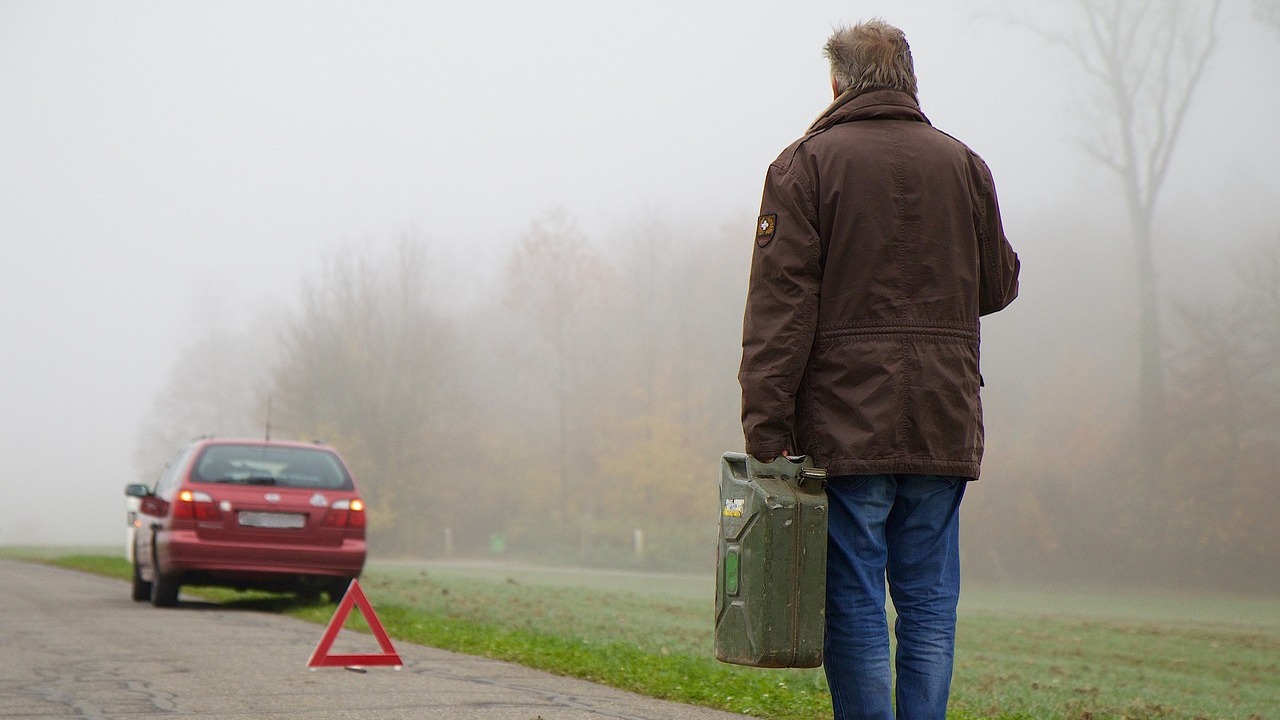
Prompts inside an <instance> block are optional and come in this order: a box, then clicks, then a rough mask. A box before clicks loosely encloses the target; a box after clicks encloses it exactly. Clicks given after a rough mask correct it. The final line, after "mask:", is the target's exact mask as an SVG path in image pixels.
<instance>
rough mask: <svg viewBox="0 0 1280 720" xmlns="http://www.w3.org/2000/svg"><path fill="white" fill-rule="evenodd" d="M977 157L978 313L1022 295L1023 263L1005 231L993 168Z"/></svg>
mask: <svg viewBox="0 0 1280 720" xmlns="http://www.w3.org/2000/svg"><path fill="white" fill-rule="evenodd" d="M973 161H974V170H973V173H974V179H975V181H976V182H975V193H976V195H977V197H975V198H974V224H975V225H976V229H977V231H978V238H979V240H980V241H981V243H982V268H981V275H980V281H979V282H980V285H979V287H978V314H979V315H990V314H991V313H993V312H997V311H999V310H1003V309H1004V308H1006V307H1007V306H1008V305H1009V303H1011V302H1013V300H1014V298H1016V297H1018V273H1019V271H1020V270H1021V268H1022V264H1021V261H1020V260H1019V259H1018V254H1017V253H1016V252H1014V251H1013V246H1012V245H1010V244H1009V239H1008V238H1007V237H1005V234H1004V225H1003V223H1001V221H1000V204H999V202H998V201H997V200H996V185H995V181H994V180H993V179H992V177H991V170H990V169H989V168H988V167H987V164H986V163H985V162H983V161H982V158H979V157H978V156H977V155H973Z"/></svg>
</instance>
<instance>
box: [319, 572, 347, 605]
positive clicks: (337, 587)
mask: <svg viewBox="0 0 1280 720" xmlns="http://www.w3.org/2000/svg"><path fill="white" fill-rule="evenodd" d="M351 580H352V578H342V579H341V580H334V581H333V582H330V583H329V584H328V586H326V587H325V590H324V591H325V593H326V594H327V595H328V596H329V602H331V603H337V602H341V601H342V596H343V595H346V594H347V588H348V587H350V586H351Z"/></svg>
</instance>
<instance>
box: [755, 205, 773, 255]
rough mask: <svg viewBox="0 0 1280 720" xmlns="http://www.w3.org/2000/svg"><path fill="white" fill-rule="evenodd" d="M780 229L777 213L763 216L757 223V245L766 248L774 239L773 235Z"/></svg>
mask: <svg viewBox="0 0 1280 720" xmlns="http://www.w3.org/2000/svg"><path fill="white" fill-rule="evenodd" d="M777 229H778V216H777V214H776V213H770V214H768V215H761V216H760V219H759V220H757V221H756V245H759V246H760V247H764V246H765V245H768V244H769V241H770V240H772V239H773V233H774V232H776V231H777Z"/></svg>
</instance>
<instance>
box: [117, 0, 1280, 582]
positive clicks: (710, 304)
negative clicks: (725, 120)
mask: <svg viewBox="0 0 1280 720" xmlns="http://www.w3.org/2000/svg"><path fill="white" fill-rule="evenodd" d="M1057 5H1058V6H1060V7H1061V8H1063V10H1064V12H1065V13H1067V14H1066V15H1064V18H1069V17H1072V16H1074V18H1075V20H1076V21H1077V22H1076V23H1075V24H1074V25H1072V24H1071V23H1066V22H1064V23H1060V24H1055V25H1053V26H1052V27H1049V28H1037V27H1035V26H1034V25H1032V24H1031V23H1028V24H1027V26H1026V28H1025V29H1029V30H1031V31H1032V32H1036V33H1038V34H1040V35H1041V36H1042V38H1043V39H1044V40H1046V41H1047V43H1048V45H1049V46H1050V47H1058V48H1062V49H1064V53H1063V57H1064V59H1066V60H1068V61H1072V62H1077V63H1078V64H1079V66H1080V69H1081V70H1082V71H1083V73H1082V75H1083V77H1084V78H1085V80H1084V82H1085V83H1086V84H1085V85H1084V86H1083V87H1085V89H1086V90H1087V91H1088V92H1089V93H1092V96H1093V97H1096V98H1098V101H1097V104H1096V106H1095V107H1092V108H1089V110H1088V116H1089V118H1090V124H1089V125H1088V127H1089V128H1090V129H1091V131H1092V132H1093V133H1094V135H1093V136H1092V137H1091V138H1090V139H1089V140H1088V141H1087V143H1086V145H1085V147H1084V148H1083V150H1084V151H1085V155H1086V156H1087V157H1089V158H1091V159H1092V160H1093V161H1095V162H1096V165H1097V166H1098V167H1099V168H1101V169H1102V170H1103V171H1104V172H1105V173H1107V174H1108V175H1109V176H1110V177H1111V178H1112V180H1113V181H1114V182H1116V183H1117V185H1116V186H1115V187H1116V188H1118V189H1119V190H1120V201H1121V202H1120V203H1119V205H1120V207H1119V212H1120V213H1121V214H1122V215H1123V216H1124V219H1120V220H1117V219H1116V218H1113V217H1107V216H1106V215H1107V213H1105V212H1099V213H1097V214H1096V215H1095V214H1093V213H1085V214H1081V213H1079V212H1078V208H1079V206H1080V204H1081V201H1080V200H1079V199H1078V198H1064V199H1063V202H1062V206H1061V209H1060V210H1059V211H1058V212H1059V215H1057V216H1054V215H1053V214H1052V213H1050V215H1049V216H1045V217H1040V218H1026V217H1006V228H1007V229H1008V230H1009V232H1010V234H1011V236H1012V237H1011V239H1012V241H1013V243H1014V246H1015V248H1017V249H1018V250H1019V252H1021V253H1022V254H1023V258H1024V275H1023V296H1022V297H1020V298H1019V299H1018V301H1017V302H1015V303H1014V305H1013V306H1011V308H1010V309H1008V310H1006V311H1004V312H1002V313H1000V314H998V315H995V316H992V317H991V318H988V319H987V320H986V321H985V322H984V324H983V338H984V340H983V370H984V376H985V378H986V381H987V387H986V388H985V390H984V395H983V400H984V404H985V406H986V408H987V429H988V455H987V459H986V461H985V463H984V466H983V477H982V479H981V480H980V481H979V482H978V483H975V484H973V486H972V487H971V489H970V491H969V493H968V495H967V499H966V501H965V507H964V510H963V512H964V523H963V528H964V529H963V531H962V535H963V540H962V544H963V548H964V551H963V559H962V564H963V565H964V567H965V570H966V573H967V574H969V575H970V576H976V577H980V578H987V579H992V580H1027V581H1041V582H1062V583H1079V582H1086V581H1099V582H1104V581H1105V582H1117V581H1119V582H1130V583H1158V584H1163V585H1166V586H1175V587H1188V586H1190V587H1204V588H1209V587H1213V588H1219V589H1221V588H1230V589H1238V590H1251V591H1258V590H1262V591H1270V592H1275V591H1277V590H1280V564H1278V563H1277V562H1276V557H1277V556H1278V555H1280V522H1277V521H1276V519H1277V518H1280V492H1277V491H1276V487H1277V482H1278V481H1280V232H1277V230H1276V228H1277V227H1280V223H1277V222H1276V217H1275V214H1274V210H1273V209H1270V208H1268V207H1266V205H1267V201H1266V198H1265V197H1264V196H1263V195H1258V196H1255V197H1234V198H1231V200H1230V202H1231V204H1232V206H1233V207H1234V211H1233V212H1234V213H1235V214H1234V216H1233V218H1232V221H1233V224H1232V226H1231V227H1229V228H1228V227H1225V226H1216V227H1217V230H1216V231H1215V236H1214V237H1201V238H1196V237H1190V238H1188V237H1179V238H1178V239H1179V240H1180V241H1181V242H1184V243H1198V244H1211V245H1213V246H1215V247H1219V248H1221V253H1222V254H1223V255H1228V254H1230V258H1231V261H1232V263H1233V266H1234V269H1232V270H1228V271H1225V272H1223V271H1219V270H1218V269H1217V268H1206V269H1205V273H1204V274H1203V276H1202V277H1201V280H1203V281H1204V285H1203V286H1201V287H1200V288H1198V289H1197V288H1191V287H1166V286H1162V285H1160V283H1159V278H1160V273H1159V271H1158V268H1159V265H1160V263H1159V260H1160V257H1161V246H1162V242H1164V241H1166V240H1168V239H1169V236H1170V235H1176V234H1185V233H1186V232H1188V230H1187V229H1186V228H1182V227H1175V226H1172V225H1171V224H1169V223H1168V222H1167V221H1164V220H1163V219H1162V217H1161V214H1160V212H1159V211H1160V208H1161V207H1162V206H1161V204H1160V202H1159V200H1160V198H1161V196H1162V191H1163V189H1164V188H1165V187H1167V182H1166V181H1167V180H1168V179H1169V177H1171V176H1172V175H1175V174H1176V173H1177V170H1178V165H1177V163H1176V162H1175V159H1176V158H1175V150H1176V148H1177V146H1178V144H1179V140H1180V138H1181V133H1182V129H1183V127H1184V125H1185V123H1184V120H1185V118H1186V117H1187V113H1188V112H1189V110H1190V108H1193V107H1194V106H1195V102H1194V101H1195V98H1196V92H1197V89H1198V88H1199V87H1200V86H1201V85H1202V79H1203V78H1204V77H1205V75H1206V72H1207V70H1206V68H1208V67H1209V63H1210V61H1211V60H1212V58H1213V53H1214V50H1215V48H1216V47H1218V46H1219V44H1220V41H1219V38H1218V28H1217V17H1218V15H1219V11H1220V7H1221V5H1222V2H1221V0H1169V2H1165V3H1128V2H1123V0H1062V2H1059V3H1057ZM1275 5H1276V4H1275V3H1274V2H1271V1H1270V0H1267V2H1262V1H1261V0H1259V1H1257V2H1255V12H1254V15H1255V17H1256V19H1258V20H1260V21H1262V22H1266V23H1269V24H1272V25H1275V18H1276V17H1277V13H1276V12H1275ZM997 177H999V172H998V170H997ZM1210 191H1212V190H1210ZM1224 192H1225V191H1224ZM753 219H754V216H751V217H745V218H735V219H731V220H729V221H727V222H726V223H725V224H724V225H723V226H720V227H719V228H718V229H715V230H707V229H705V228H690V227H682V226H672V225H668V224H666V223H664V222H663V221H661V220H658V219H654V220H640V221H636V222H632V223H629V224H628V226H627V227H626V229H625V230H624V231H621V232H617V233H614V234H613V235H609V236H607V237H591V236H588V235H587V234H586V233H585V232H584V231H583V230H582V228H581V227H580V226H579V224H578V223H577V222H576V220H575V219H574V217H573V215H572V214H570V213H569V212H566V211H564V210H557V211H551V212H548V213H545V214H544V215H542V216H539V217H538V218H535V219H533V220H532V221H531V222H530V223H529V225H528V227H527V229H526V230H525V232H524V233H522V234H521V236H520V237H519V238H517V239H514V244H513V245H512V246H511V248H510V252H509V254H508V256H507V257H506V259H505V263H504V265H503V267H501V268H499V269H498V270H497V272H496V274H495V275H494V276H493V279H491V280H489V281H487V282H489V283H490V285H489V286H486V287H485V288H484V289H483V290H482V291H481V292H479V293H477V294H476V297H478V298H479V299H478V300H474V301H470V302H468V303H466V304H464V305H463V306H459V305H458V303H456V302H454V301H453V300H452V299H451V298H448V297H445V296H444V295H445V294H444V293H443V291H442V290H441V289H440V287H441V285H442V283H441V282H440V280H441V278H442V277H445V274H448V273H467V274H469V275H473V276H476V277H486V276H487V275H486V273H485V272H481V271H477V270H482V269H476V268H458V267H451V266H449V264H448V263H445V262H442V261H441V259H440V258H439V257H437V256H435V255H433V253H432V243H433V242H436V241H438V240H439V239H438V238H432V237H429V236H415V235H408V236H406V237H404V238H402V239H401V240H400V241H399V242H398V243H395V244H394V245H392V246H391V247H390V248H387V247H385V246H372V247H367V248H355V247H350V248H347V249H345V250H342V251H339V252H337V253H335V254H333V255H332V256H330V257H328V258H327V259H326V262H325V265H324V267H323V269H322V270H321V271H320V272H318V273H317V274H315V275H314V276H312V277H309V278H306V280H305V282H304V285H303V287H302V290H301V293H300V297H299V298H298V302H297V303H295V308H294V309H293V310H292V311H290V312H288V313H285V314H283V315H279V316H270V317H263V318H260V319H258V320H257V321H255V322H254V323H253V324H251V325H250V326H248V327H246V328H243V329H238V330H237V329H225V328H224V329H213V330H210V331H209V332H208V333H207V334H206V335H205V336H204V337H201V338H199V339H198V340H197V341H196V342H195V343H193V344H192V345H191V346H190V347H189V348H188V349H187V350H186V351H185V352H184V353H183V354H182V356H181V357H180V358H179V359H178V361H177V362H176V363H175V367H174V369H173V373H172V376H171V378H170V381H169V384H168V386H167V388H166V389H165V390H164V391H163V392H162V393H161V394H160V395H159V396H158V397H157V398H156V400H155V407H154V411H153V412H152V413H151V416H150V417H149V418H148V420H147V421H146V423H144V425H143V427H142V428H141V429H140V435H139V443H138V450H137V461H138V466H139V468H140V470H141V472H142V473H143V475H144V479H150V478H148V477H145V476H147V475H151V477H154V474H156V473H158V471H159V467H160V466H162V465H163V462H164V460H165V459H167V458H168V457H169V456H170V455H172V454H173V453H174V452H175V451H176V450H177V449H178V448H179V447H180V446H181V445H182V444H183V443H184V442H185V441H187V440H188V439H189V438H191V437H193V436H196V435H200V434H205V433H216V434H231V435H245V436H260V435H262V434H263V433H264V432H265V431H269V432H270V434H272V435H273V436H276V437H291V438H297V439H312V438H319V439H323V440H324V441H326V442H329V443H331V444H333V445H335V446H336V447H337V448H338V449H339V450H340V451H341V452H342V453H343V454H344V456H345V457H346V458H347V460H348V461H349V463H350V464H351V465H352V467H353V470H354V471H355V473H356V475H357V477H358V478H359V481H360V484H361V488H362V490H363V492H364V494H365V496H366V499H367V500H368V503H369V508H370V541H371V543H372V546H373V548H374V551H375V553H377V554H379V555H382V556H411V557H422V556H443V555H450V554H454V555H469V556H474V555H477V554H479V555H492V554H495V553H500V554H503V555H507V556H517V557H522V558H529V559H542V560H550V561H557V562H575V563H585V564H611V565H617V564H622V565H628V566H638V567H647V568H665V569H682V570H703V571H705V570H708V569H710V568H711V567H712V566H713V557H712V552H713V548H714V538H715V531H716V521H717V515H716V510H717V493H716V472H717V464H718V459H719V457H720V455H721V453H723V452H725V451H727V450H738V449H740V448H741V447H742V438H741V430H740V428H739V425H738V408H739V394H738V392H739V391H738V386H737V381H736V371H737V364H738V360H739V357H740V334H741V322H742V309H743V301H744V299H745V292H746V278H747V268H748V263H749V260H750V253H751V249H752V247H753V242H752V233H751V231H750V226H751V221H752V220H753ZM1090 238H1101V239H1102V241H1101V242H1100V243H1095V244H1092V245H1090V244H1088V243H1086V242H1084V241H1083V240H1084V239H1090ZM1224 238H1229V239H1230V243H1229V244H1228V243H1226V242H1224ZM1228 245H1229V247H1228ZM1037 263H1042V267H1049V268H1052V269H1051V270H1045V269H1038V268H1037ZM1117 267H1124V268H1126V270H1125V272H1124V273H1121V274H1118V275H1117V274H1114V272H1115V271H1114V269H1115V268H1117ZM1108 271H1110V272H1111V273H1113V274H1108ZM268 429H269V430H268Z"/></svg>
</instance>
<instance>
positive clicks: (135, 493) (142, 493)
mask: <svg viewBox="0 0 1280 720" xmlns="http://www.w3.org/2000/svg"><path fill="white" fill-rule="evenodd" d="M124 494H125V495H128V496H129V497H136V498H144V497H146V496H148V495H150V494H151V488H149V487H147V486H146V485H126V486H125V488H124Z"/></svg>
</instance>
